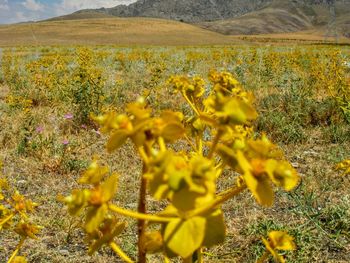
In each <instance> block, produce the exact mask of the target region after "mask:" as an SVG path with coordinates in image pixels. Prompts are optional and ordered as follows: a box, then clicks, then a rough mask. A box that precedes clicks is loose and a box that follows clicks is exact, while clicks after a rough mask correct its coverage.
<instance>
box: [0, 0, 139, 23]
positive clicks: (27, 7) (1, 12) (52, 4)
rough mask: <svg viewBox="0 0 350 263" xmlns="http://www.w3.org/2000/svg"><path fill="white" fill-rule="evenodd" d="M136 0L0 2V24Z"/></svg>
mask: <svg viewBox="0 0 350 263" xmlns="http://www.w3.org/2000/svg"><path fill="white" fill-rule="evenodd" d="M132 2H136V0H0V24H12V23H18V22H26V21H38V20H43V19H46V18H51V17H55V16H61V15H65V14H70V13H72V12H74V11H77V10H80V9H86V8H100V7H114V6H117V5H120V4H130V3H132Z"/></svg>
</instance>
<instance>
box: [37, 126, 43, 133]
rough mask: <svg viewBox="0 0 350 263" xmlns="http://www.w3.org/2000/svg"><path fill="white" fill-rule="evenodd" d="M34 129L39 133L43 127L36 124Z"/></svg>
mask: <svg viewBox="0 0 350 263" xmlns="http://www.w3.org/2000/svg"><path fill="white" fill-rule="evenodd" d="M35 131H36V132H37V133H39V134H40V133H42V132H43V131H44V127H43V126H38V127H36V129H35Z"/></svg>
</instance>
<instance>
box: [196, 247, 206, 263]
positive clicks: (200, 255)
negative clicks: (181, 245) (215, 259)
mask: <svg viewBox="0 0 350 263" xmlns="http://www.w3.org/2000/svg"><path fill="white" fill-rule="evenodd" d="M197 255H198V259H197V263H203V262H204V259H203V248H200V249H198V251H197Z"/></svg>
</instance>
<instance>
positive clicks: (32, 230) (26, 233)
mask: <svg viewBox="0 0 350 263" xmlns="http://www.w3.org/2000/svg"><path fill="white" fill-rule="evenodd" d="M41 228H42V227H40V226H37V225H34V224H31V223H27V222H24V221H21V222H19V223H18V224H17V226H16V228H15V232H16V233H17V234H19V235H20V236H22V237H30V238H32V239H37V236H36V234H38V233H39V231H40V229H41Z"/></svg>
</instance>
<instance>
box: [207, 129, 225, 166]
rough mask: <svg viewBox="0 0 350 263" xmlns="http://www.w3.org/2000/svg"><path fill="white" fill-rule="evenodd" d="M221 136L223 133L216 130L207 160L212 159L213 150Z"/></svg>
mask: <svg viewBox="0 0 350 263" xmlns="http://www.w3.org/2000/svg"><path fill="white" fill-rule="evenodd" d="M222 134H223V132H222V131H221V130H218V132H217V134H216V135H215V138H214V141H213V144H212V145H211V148H210V152H209V154H208V159H211V158H212V157H213V155H214V153H215V150H216V146H217V145H218V143H219V140H220V138H221V136H222Z"/></svg>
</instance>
